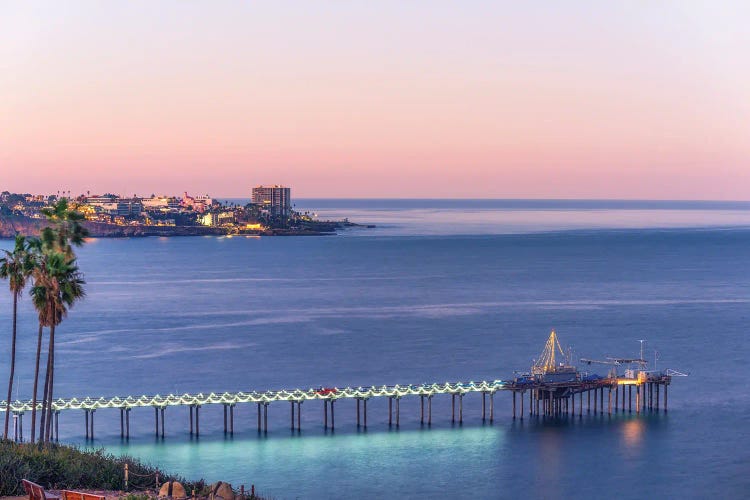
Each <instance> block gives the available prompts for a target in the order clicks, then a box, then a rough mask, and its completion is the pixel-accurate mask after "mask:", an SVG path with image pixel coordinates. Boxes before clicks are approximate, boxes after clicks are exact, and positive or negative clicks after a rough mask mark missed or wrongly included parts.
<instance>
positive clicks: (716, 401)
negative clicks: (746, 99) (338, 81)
mask: <svg viewBox="0 0 750 500" xmlns="http://www.w3.org/2000/svg"><path fill="white" fill-rule="evenodd" d="M304 203H306V204H307V205H306V207H305V208H307V207H309V208H310V209H311V210H313V211H318V212H319V216H320V217H321V218H327V217H334V216H340V214H341V215H342V216H349V217H350V218H351V219H352V220H356V221H362V222H375V223H377V224H378V226H379V227H378V228H377V229H370V230H367V229H354V230H351V231H347V232H345V233H344V234H341V235H339V236H332V237H319V238H309V237H305V238H294V237H290V238H172V239H166V238H145V239H121V240H106V239H101V240H94V241H92V242H91V243H90V244H88V245H87V246H86V247H85V248H83V249H82V250H81V252H80V255H81V266H82V268H83V270H84V271H85V272H86V278H87V281H88V292H89V296H88V297H87V299H86V300H85V301H84V302H83V303H81V304H80V305H79V306H76V307H75V308H74V310H73V311H71V314H70V317H69V318H68V319H67V320H66V321H65V322H64V323H63V325H62V326H61V328H60V329H59V330H58V340H59V344H58V351H57V352H58V369H57V372H56V386H57V388H56V391H57V395H59V396H87V395H91V396H99V395H123V394H142V393H147V394H154V393H161V394H165V393H182V392H198V391H204V392H208V391H224V390H252V389H269V388H289V387H291V388H293V387H304V388H307V387H310V386H321V385H324V386H333V385H365V384H367V385H370V384H392V383H406V384H408V383H419V382H432V381H447V380H480V379H497V378H509V377H510V376H512V374H513V371H514V370H526V369H528V367H529V365H530V363H531V360H532V359H533V358H535V357H537V356H538V354H539V352H540V351H541V349H542V346H543V343H544V341H545V340H546V338H547V335H548V333H549V330H550V329H552V328H555V329H556V330H557V332H558V334H559V335H560V338H561V340H562V342H563V344H565V345H571V346H572V347H573V349H574V351H575V356H576V357H584V356H585V357H603V356H606V355H619V356H628V355H635V354H637V352H638V348H639V344H638V342H637V340H638V339H648V343H647V352H646V354H647V356H648V357H649V359H653V358H654V356H655V354H654V351H658V353H659V354H658V359H657V361H656V363H657V367H662V368H666V367H671V368H674V369H678V370H681V371H685V372H689V373H690V376H689V377H687V378H679V379H675V380H674V383H673V385H672V386H671V387H670V394H669V395H670V401H669V404H670V412H669V414H668V415H666V416H665V415H663V414H659V415H655V414H654V415H648V416H643V417H641V416H634V415H621V414H617V415H613V416H612V417H601V416H596V417H595V416H586V415H584V418H583V419H581V420H578V419H573V420H562V421H552V422H551V421H549V420H548V421H537V420H530V419H528V418H527V419H525V420H524V421H523V422H520V421H515V422H514V421H512V419H511V418H510V413H511V408H510V396H509V395H503V394H501V395H499V396H498V397H497V399H496V403H497V404H496V412H497V418H496V421H495V423H494V425H487V424H485V425H482V423H481V419H480V413H481V399H480V397H479V396H478V395H470V396H467V397H466V398H465V399H464V419H465V421H464V425H463V426H461V427H454V426H452V425H451V424H450V398H448V397H445V398H443V399H441V398H439V397H438V398H436V399H435V402H434V405H433V415H434V425H433V427H432V428H431V429H426V428H421V427H420V424H419V400H418V399H416V398H415V399H413V400H410V399H408V398H407V399H405V400H403V401H402V405H401V427H400V429H399V430H394V429H390V430H389V429H388V426H387V404H386V402H385V401H377V400H371V401H370V404H369V405H368V410H369V411H368V423H369V429H368V431H367V432H366V433H365V432H358V431H357V429H356V426H355V417H354V409H355V406H354V402H345V401H341V402H339V403H338V404H337V406H336V408H337V409H336V426H337V428H336V431H335V433H334V434H332V433H330V432H329V433H325V432H324V431H323V429H322V404H315V403H311V402H308V403H305V404H304V405H303V414H302V427H303V431H302V435H301V436H296V435H292V434H291V433H290V431H289V430H288V427H289V407H288V405H286V404H283V403H280V404H273V405H271V406H270V412H269V426H270V432H269V435H268V436H267V437H259V436H258V435H257V433H256V431H255V424H256V423H255V418H256V414H255V408H254V407H252V406H247V407H244V406H240V407H238V409H237V411H236V414H235V435H234V437H233V438H230V439H227V438H225V437H224V435H223V432H222V426H223V424H222V419H223V413H222V408H221V406H216V407H210V406H206V407H204V408H203V409H202V410H201V437H200V440H199V441H198V440H195V439H191V438H190V437H189V436H188V433H187V431H188V418H187V409H175V408H169V409H167V413H166V414H167V421H166V431H167V437H166V439H165V440H164V441H160V440H155V439H154V437H153V426H154V421H153V411H152V410H148V409H143V410H133V412H132V414H131V439H130V441H129V442H128V443H122V442H121V441H120V438H119V412H118V411H116V410H113V411H109V412H108V411H106V410H100V411H98V412H97V413H96V436H97V439H96V441H95V442H94V446H103V447H105V448H107V449H108V450H110V451H113V452H115V453H128V454H133V455H136V456H139V457H142V458H144V459H145V460H147V461H151V462H154V463H157V464H159V465H161V466H163V467H165V468H167V469H169V470H172V471H176V472H179V473H181V474H184V475H187V476H190V477H194V478H197V477H205V478H206V479H208V480H225V481H230V482H233V483H235V484H241V483H244V484H246V485H247V484H250V483H254V484H256V486H257V487H258V488H259V489H260V490H261V491H262V492H264V493H266V494H269V495H273V496H275V497H277V498H295V497H301V498H351V497H362V498H371V497H381V496H385V495H388V496H390V497H397V498H408V497H459V498H515V497H519V496H522V495H524V496H531V497H542V498H570V497H585V498H600V497H602V496H614V495H617V496H619V497H623V498H636V497H649V498H672V497H706V496H717V497H738V496H744V495H745V492H746V491H747V488H748V487H750V478H748V475H747V471H748V464H749V463H750V435H749V433H748V432H747V431H746V429H745V428H746V420H747V415H748V411H749V410H750V391H748V389H747V387H748V385H747V380H750V364H749V363H748V360H749V359H750V344H749V343H748V340H747V333H746V332H747V330H748V326H750V325H749V323H750V228H749V224H748V221H750V212H749V211H748V209H747V207H745V206H743V205H742V204H738V205H732V206H724V205H721V206H694V205H691V206H683V205H679V204H675V205H666V206H638V207H625V208H623V207H621V206H617V205H616V204H613V205H607V204H606V202H600V204H599V205H597V206H596V207H594V208H591V207H581V206H572V207H570V206H557V205H555V204H551V205H550V204H540V205H539V206H536V207H533V206H532V207H531V208H528V207H514V208H507V207H503V206H483V207H479V208H477V207H476V206H475V205H474V204H472V203H466V204H464V205H462V204H461V203H457V202H446V203H444V204H442V205H441V204H440V203H439V202H435V201H428V202H423V203H422V202H421V201H420V202H417V201H412V202H408V203H407V204H408V205H411V206H404V202H385V201H377V200H375V201H368V202H357V203H356V205H357V206H356V207H355V206H352V205H355V204H353V203H351V202H341V203H340V204H339V205H337V204H336V202H333V201H326V202H322V201H319V202H318V203H319V206H314V204H315V203H316V202H315V201H314V200H305V201H304ZM299 205H301V203H299V202H298V208H300V206H299ZM355 209H356V210H355ZM477 214H479V215H477ZM634 214H635V215H634ZM478 217H479V221H478V219H477V218H478ZM636 222H640V224H636ZM476 227H479V228H480V229H481V230H474V228H476ZM472 233H473V234H472ZM0 245H1V246H3V247H8V245H9V242H7V241H5V242H0ZM23 302H24V303H23V312H22V316H21V319H20V327H21V346H20V357H19V363H20V374H19V385H20V389H19V395H20V397H28V396H29V392H30V385H31V383H30V375H31V368H32V357H33V352H32V351H33V348H34V335H35V326H34V316H33V312H32V311H31V309H30V306H29V300H28V298H24V301H23ZM9 312H10V300H9V297H8V296H7V295H6V294H2V295H0V325H7V327H6V329H7V330H9ZM0 356H2V359H4V360H5V359H7V345H6V344H5V343H3V344H2V345H0ZM3 363H5V361H3ZM5 366H6V365H5V364H3V365H2V366H1V367H0V377H5V376H6V375H5V373H6V371H5V370H6V369H5ZM0 380H2V378H0ZM60 424H61V431H60V432H61V438H63V440H65V441H69V442H75V443H83V442H84V440H83V431H84V426H83V415H82V414H79V413H76V412H73V413H70V412H68V413H65V412H64V413H63V414H62V416H61V420H60Z"/></svg>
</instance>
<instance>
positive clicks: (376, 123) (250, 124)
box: [0, 0, 750, 200]
mask: <svg viewBox="0 0 750 500" xmlns="http://www.w3.org/2000/svg"><path fill="white" fill-rule="evenodd" d="M709 4H713V3H712V2H689V1H685V0H681V1H672V2H637V3H636V2H600V1H591V2H570V3H566V5H565V6H562V3H557V2H541V1H540V2H534V1H529V2H508V3H503V2H491V3H484V2H438V1H433V2H424V3H422V2H408V3H407V2H336V3H334V2H309V1H307V2H298V3H291V2H268V3H266V4H264V5H261V4H256V3H254V2H206V3H197V2H196V3H193V2H184V1H175V2H117V3H115V2H99V1H91V2H64V3H63V2H53V1H50V2H5V3H2V4H0V42H2V43H0V189H2V190H4V189H8V190H11V191H23V192H56V191H57V190H71V191H72V192H74V193H76V192H77V193H80V192H85V191H86V190H90V191H92V192H104V191H111V192H119V193H123V194H125V193H128V194H131V193H137V194H142V195H145V194H151V193H168V194H177V193H181V192H182V191H185V190H187V191H190V192H201V193H204V192H207V193H210V194H212V195H214V196H237V197H247V196H249V190H250V187H251V186H253V185H256V184H261V183H284V184H288V185H290V186H292V188H293V194H294V196H295V197H461V198H467V197H468V198H471V197H478V198H652V199H736V200H747V199H750V57H748V50H750V49H749V47H750V34H749V33H750V30H748V29H747V27H746V22H747V19H750V2H744V1H743V2H736V3H733V2H723V3H722V4H721V5H718V6H717V5H709Z"/></svg>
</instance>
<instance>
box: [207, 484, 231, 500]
mask: <svg viewBox="0 0 750 500" xmlns="http://www.w3.org/2000/svg"><path fill="white" fill-rule="evenodd" d="M208 500H235V499H234V491H232V485H231V484H229V483H224V482H221V481H219V482H218V483H215V484H212V485H211V493H210V494H209V495H208Z"/></svg>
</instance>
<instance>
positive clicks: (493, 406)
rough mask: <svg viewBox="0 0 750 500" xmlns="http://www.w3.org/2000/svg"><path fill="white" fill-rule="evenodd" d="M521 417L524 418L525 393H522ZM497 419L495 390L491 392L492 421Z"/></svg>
mask: <svg viewBox="0 0 750 500" xmlns="http://www.w3.org/2000/svg"><path fill="white" fill-rule="evenodd" d="M521 419H523V393H521ZM494 421H495V392H494V391H493V392H491V393H490V423H493V422H494Z"/></svg>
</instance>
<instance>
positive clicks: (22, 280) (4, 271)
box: [0, 234, 32, 439]
mask: <svg viewBox="0 0 750 500" xmlns="http://www.w3.org/2000/svg"><path fill="white" fill-rule="evenodd" d="M3 252H5V257H3V258H0V278H3V279H7V280H8V281H9V283H10V292H11V293H12V294H13V333H12V335H11V344H10V345H11V347H10V376H9V377H8V398H7V399H6V401H5V427H4V428H3V439H8V423H9V421H10V400H11V398H12V397H13V379H14V377H15V371H16V325H17V318H18V298H19V297H20V296H21V292H22V291H23V289H24V287H25V286H26V280H27V279H28V277H29V275H30V274H31V269H32V261H31V257H30V254H29V246H28V243H27V242H26V238H25V237H24V236H21V235H20V234H19V235H16V244H15V247H14V248H13V251H12V252H9V251H8V250H3Z"/></svg>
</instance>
